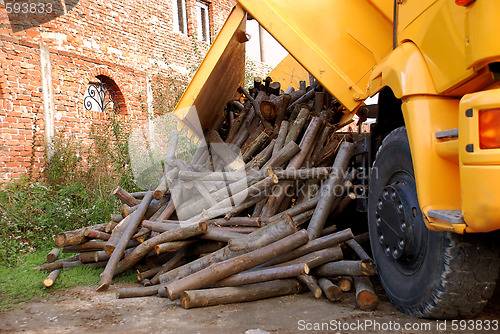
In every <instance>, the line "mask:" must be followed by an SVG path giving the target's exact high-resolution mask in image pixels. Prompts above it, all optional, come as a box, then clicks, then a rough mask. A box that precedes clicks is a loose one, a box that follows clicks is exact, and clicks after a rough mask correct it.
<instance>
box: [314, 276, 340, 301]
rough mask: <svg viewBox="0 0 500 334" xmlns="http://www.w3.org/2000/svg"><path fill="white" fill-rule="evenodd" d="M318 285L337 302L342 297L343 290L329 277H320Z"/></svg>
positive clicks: (329, 297)
mask: <svg viewBox="0 0 500 334" xmlns="http://www.w3.org/2000/svg"><path fill="white" fill-rule="evenodd" d="M318 285H319V287H320V288H321V290H322V291H323V293H324V294H325V296H326V298H328V299H329V300H331V301H334V302H336V301H339V300H340V299H342V290H341V289H340V288H339V287H338V286H336V285H335V284H333V283H332V282H331V281H330V280H329V279H327V278H323V277H322V278H319V279H318Z"/></svg>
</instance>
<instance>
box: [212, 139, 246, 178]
mask: <svg viewBox="0 0 500 334" xmlns="http://www.w3.org/2000/svg"><path fill="white" fill-rule="evenodd" d="M206 138H207V140H208V141H209V142H210V143H211V145H210V148H211V151H212V153H213V154H216V155H217V156H218V157H219V158H220V159H221V160H222V161H224V163H225V165H226V166H227V167H228V168H229V170H231V171H233V172H235V171H238V170H243V169H244V168H245V165H244V163H243V161H242V160H240V159H239V157H238V155H237V154H236V153H235V152H234V151H233V150H231V149H230V148H229V146H228V145H227V144H226V143H225V142H224V141H223V140H222V138H221V137H220V135H219V133H218V132H217V131H215V130H212V131H209V132H208V133H207V134H206Z"/></svg>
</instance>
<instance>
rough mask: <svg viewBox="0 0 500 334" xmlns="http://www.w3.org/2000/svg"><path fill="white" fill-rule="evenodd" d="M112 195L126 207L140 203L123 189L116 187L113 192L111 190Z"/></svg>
mask: <svg viewBox="0 0 500 334" xmlns="http://www.w3.org/2000/svg"><path fill="white" fill-rule="evenodd" d="M113 195H115V197H116V198H118V199H119V200H121V201H122V202H123V203H125V204H127V205H128V206H136V205H138V204H139V203H141V201H139V200H138V199H136V198H135V197H134V196H132V195H131V194H129V193H128V192H127V191H126V190H125V189H123V188H122V187H120V186H118V187H116V188H115V190H113Z"/></svg>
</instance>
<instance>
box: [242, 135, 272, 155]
mask: <svg viewBox="0 0 500 334" xmlns="http://www.w3.org/2000/svg"><path fill="white" fill-rule="evenodd" d="M268 139H269V133H267V132H265V131H264V132H261V133H260V134H259V135H258V136H257V138H256V139H255V140H254V141H253V143H252V144H251V145H250V147H249V148H248V149H247V150H246V151H245V153H243V161H245V162H248V161H250V159H251V158H252V156H253V155H254V154H255V152H257V150H258V149H259V148H260V147H261V146H262V145H264V144H265V143H266V142H267V140H268Z"/></svg>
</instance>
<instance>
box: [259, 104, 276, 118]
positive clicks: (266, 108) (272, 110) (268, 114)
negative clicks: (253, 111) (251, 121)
mask: <svg viewBox="0 0 500 334" xmlns="http://www.w3.org/2000/svg"><path fill="white" fill-rule="evenodd" d="M260 111H261V113H262V117H264V119H265V120H266V121H272V120H273V119H275V118H276V116H277V114H278V108H277V107H276V105H275V104H274V103H273V102H272V101H262V102H260Z"/></svg>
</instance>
